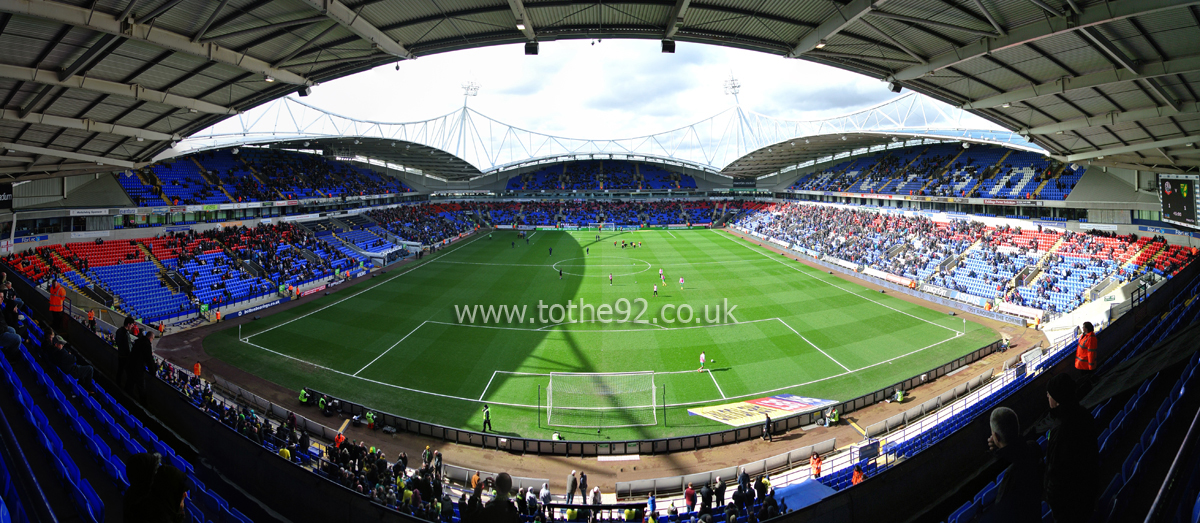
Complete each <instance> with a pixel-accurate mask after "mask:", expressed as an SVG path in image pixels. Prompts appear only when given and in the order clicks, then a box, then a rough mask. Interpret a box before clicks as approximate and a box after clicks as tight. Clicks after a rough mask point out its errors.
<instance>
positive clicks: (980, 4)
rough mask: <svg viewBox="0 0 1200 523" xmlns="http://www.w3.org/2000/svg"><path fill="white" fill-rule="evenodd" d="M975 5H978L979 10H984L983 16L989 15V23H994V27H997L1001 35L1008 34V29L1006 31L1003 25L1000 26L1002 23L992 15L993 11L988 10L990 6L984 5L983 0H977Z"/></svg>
mask: <svg viewBox="0 0 1200 523" xmlns="http://www.w3.org/2000/svg"><path fill="white" fill-rule="evenodd" d="M975 7H978V8H979V10H980V11H982V12H983V16H985V17H987V21H988V23H990V24H992V28H993V29H995V30H996V32H997V33H999V34H1000V36H1005V35H1007V34H1008V31H1005V30H1004V28H1003V27H1000V23H999V22H997V21H996V18H995V17H993V16H992V12H991V11H988V8H987V7H985V6H984V5H983V0H975Z"/></svg>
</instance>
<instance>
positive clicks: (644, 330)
mask: <svg viewBox="0 0 1200 523" xmlns="http://www.w3.org/2000/svg"><path fill="white" fill-rule="evenodd" d="M764 321H779V322H782V321H783V320H780V319H779V318H763V319H761V320H747V321H739V322H737V323H714V324H712V325H689V326H687V327H663V326H662V325H658V324H655V323H645V324H644V325H646V326H648V327H658V328H659V329H662V330H668V331H679V330H688V329H711V328H714V327H732V326H735V325H746V324H750V323H760V322H764ZM425 323H436V324H438V325H449V326H451V327H471V328H475V329H493V330H504V331H526V332H538V331H541V332H546V331H545V330H544V329H548V328H551V327H561V326H563V325H574V323H558V324H554V325H547V326H545V327H538V328H536V329H526V328H521V327H501V326H498V325H475V324H473V323H451V322H447V321H436V320H427V321H426V322H425ZM576 323H592V322H576ZM613 323H633V322H613ZM639 325H643V324H639ZM785 325H786V324H785ZM788 328H791V327H788ZM564 332H580V333H583V332H608V333H612V332H653V331H647V330H646V329H584V330H572V331H564ZM792 332H796V331H795V330H793V331H792ZM817 350H820V349H817Z"/></svg>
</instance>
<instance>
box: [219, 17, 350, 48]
mask: <svg viewBox="0 0 1200 523" xmlns="http://www.w3.org/2000/svg"><path fill="white" fill-rule="evenodd" d="M327 20H329V19H328V18H326V17H324V16H311V17H308V18H301V19H299V20H289V21H287V22H276V23H274V24H267V25H260V26H258V27H251V28H249V29H242V30H240V31H234V32H232V33H225V34H219V35H216V36H206V37H204V38H201V39H200V43H205V44H206V43H208V42H216V41H220V40H227V39H229V38H237V37H239V36H246V35H248V34H254V33H257V32H259V31H266V30H267V29H282V28H284V27H295V26H298V25H309V24H315V23H317V22H324V21H327Z"/></svg>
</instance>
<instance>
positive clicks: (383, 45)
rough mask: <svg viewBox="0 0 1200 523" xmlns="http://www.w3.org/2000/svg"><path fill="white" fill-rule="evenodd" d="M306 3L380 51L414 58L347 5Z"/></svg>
mask: <svg viewBox="0 0 1200 523" xmlns="http://www.w3.org/2000/svg"><path fill="white" fill-rule="evenodd" d="M304 3H306V4H308V5H309V6H312V8H313V9H316V10H317V11H320V12H321V13H323V14H325V16H328V17H329V19H330V20H333V21H335V22H337V23H338V24H340V25H341V26H342V27H345V28H346V29H349V30H350V32H352V33H354V34H356V35H358V36H359V38H362V39H363V40H366V41H368V42H371V43H372V44H374V45H375V47H376V48H378V49H379V50H380V51H383V52H385V53H387V54H390V55H392V56H396V57H399V58H406V59H407V58H412V57H413V55H412V53H410V52H408V49H405V48H404V46H403V45H400V43H399V42H397V41H395V40H392V38H391V37H390V36H388V35H386V34H384V32H383V31H380V30H379V28H378V27H375V26H374V25H371V23H370V22H368V21H367V20H366V19H364V18H361V17H359V16H358V12H357V11H354V10H352V9H350V8H349V7H346V4H343V3H341V2H340V1H338V0H304Z"/></svg>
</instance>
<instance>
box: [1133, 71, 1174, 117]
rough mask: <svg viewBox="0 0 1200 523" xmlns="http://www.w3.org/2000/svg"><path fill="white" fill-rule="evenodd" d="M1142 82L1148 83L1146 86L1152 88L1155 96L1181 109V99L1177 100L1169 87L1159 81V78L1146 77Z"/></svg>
mask: <svg viewBox="0 0 1200 523" xmlns="http://www.w3.org/2000/svg"><path fill="white" fill-rule="evenodd" d="M1142 83H1144V84H1146V87H1148V88H1150V92H1152V93H1154V96H1157V97H1158V98H1159V99H1160V100H1162V101H1163V103H1166V104H1167V105H1169V106H1171V108H1172V109H1174V110H1176V111H1178V110H1179V101H1177V100H1175V97H1173V96H1171V93H1168V92H1167V88H1166V87H1164V86H1163V85H1162V84H1161V83H1159V81H1158V79H1157V78H1146V79H1143V80H1142Z"/></svg>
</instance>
